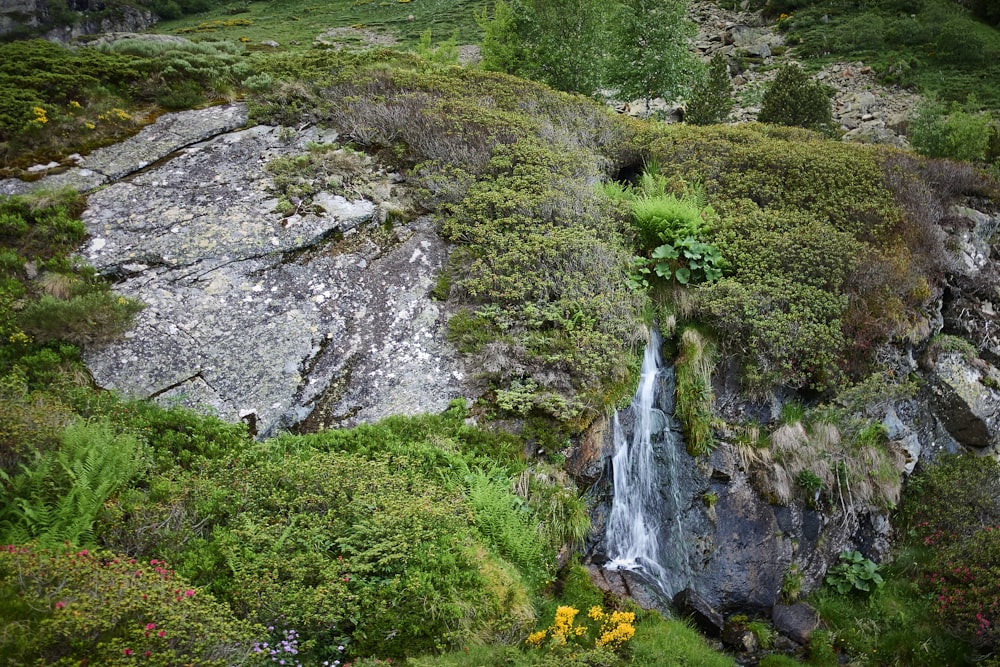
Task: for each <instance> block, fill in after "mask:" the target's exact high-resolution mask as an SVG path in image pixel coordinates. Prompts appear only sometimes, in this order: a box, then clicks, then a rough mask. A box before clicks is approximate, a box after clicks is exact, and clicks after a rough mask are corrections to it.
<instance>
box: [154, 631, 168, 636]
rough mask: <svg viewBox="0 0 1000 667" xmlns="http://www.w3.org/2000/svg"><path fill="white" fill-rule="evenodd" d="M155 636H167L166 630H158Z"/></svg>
mask: <svg viewBox="0 0 1000 667" xmlns="http://www.w3.org/2000/svg"><path fill="white" fill-rule="evenodd" d="M156 636H157V637H166V636H167V632H166V630H160V631H159V632H157V633H156Z"/></svg>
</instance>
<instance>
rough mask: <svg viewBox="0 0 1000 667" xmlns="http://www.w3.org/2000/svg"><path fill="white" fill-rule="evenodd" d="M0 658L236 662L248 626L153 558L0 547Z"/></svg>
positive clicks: (245, 647)
mask: <svg viewBox="0 0 1000 667" xmlns="http://www.w3.org/2000/svg"><path fill="white" fill-rule="evenodd" d="M0 622H2V624H3V625H4V627H6V628H7V629H8V630H12V629H15V628H16V629H17V631H16V632H4V633H2V635H0V655H3V656H4V658H5V659H6V660H9V661H11V663H12V664H20V665H42V664H45V665H68V664H80V663H83V662H88V663H94V664H101V665H110V666H119V665H132V664H135V663H136V661H142V662H143V663H145V664H149V665H161V666H164V667H165V666H167V665H178V664H198V665H214V666H218V667H222V666H224V665H232V664H243V663H244V661H245V660H246V658H247V656H248V655H249V654H250V652H251V641H252V638H253V632H254V631H253V629H252V628H251V627H250V626H249V625H248V624H245V623H242V622H240V621H237V620H236V619H234V618H233V615H232V612H230V611H229V610H228V609H227V608H226V607H225V606H223V605H221V604H219V603H218V602H216V601H215V600H214V599H213V598H212V596H210V595H208V594H206V593H204V592H202V591H200V590H197V589H195V588H192V587H191V586H190V585H189V584H188V583H187V582H186V581H185V580H184V579H183V578H181V577H178V576H177V575H176V574H175V573H174V572H173V571H172V570H171V569H170V567H169V566H168V565H167V564H166V563H164V562H161V561H159V560H156V559H154V560H151V561H149V563H148V564H147V563H145V562H137V561H136V560H135V559H134V558H129V557H128V556H122V555H118V554H113V553H107V552H97V553H95V552H91V551H88V550H86V549H84V550H79V551H76V550H73V551H66V550H65V548H62V549H54V550H53V551H45V550H43V549H40V548H38V547H37V546H34V545H26V546H14V545H10V546H7V547H5V548H3V549H0Z"/></svg>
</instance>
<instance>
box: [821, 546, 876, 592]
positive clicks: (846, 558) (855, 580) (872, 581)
mask: <svg viewBox="0 0 1000 667" xmlns="http://www.w3.org/2000/svg"><path fill="white" fill-rule="evenodd" d="M880 569H881V566H880V565H879V564H878V563H875V562H874V561H872V560H871V559H870V558H865V557H864V556H863V555H861V552H860V551H844V552H841V554H840V563H838V564H837V565H834V566H833V567H831V568H830V569H829V571H828V572H827V573H826V583H827V585H829V586H832V587H833V588H834V590H836V591H837V592H838V593H839V594H841V595H848V594H850V593H853V592H855V591H858V592H860V593H863V594H864V595H865V596H870V595H872V594H873V593H875V592H876V591H877V590H878V589H880V588H881V587H882V584H883V583H884V582H883V579H882V575H881V574H879V570H880Z"/></svg>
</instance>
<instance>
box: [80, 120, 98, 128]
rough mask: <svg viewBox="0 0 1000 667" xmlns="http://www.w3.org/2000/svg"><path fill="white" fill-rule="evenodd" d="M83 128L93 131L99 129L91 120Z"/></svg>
mask: <svg viewBox="0 0 1000 667" xmlns="http://www.w3.org/2000/svg"><path fill="white" fill-rule="evenodd" d="M83 126H84V127H85V128H87V129H88V130H93V129H94V128H95V127H97V126H96V125H94V124H93V123H91V122H90V121H89V120H88V121H87V122H86V123H84V124H83Z"/></svg>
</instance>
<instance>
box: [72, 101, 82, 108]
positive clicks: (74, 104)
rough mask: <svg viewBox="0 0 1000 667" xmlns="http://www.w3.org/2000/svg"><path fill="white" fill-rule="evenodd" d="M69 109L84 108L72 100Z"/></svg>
mask: <svg viewBox="0 0 1000 667" xmlns="http://www.w3.org/2000/svg"><path fill="white" fill-rule="evenodd" d="M69 108H70V109H80V108H82V107H81V106H80V103H79V102H77V101H76V100H70V101H69Z"/></svg>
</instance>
